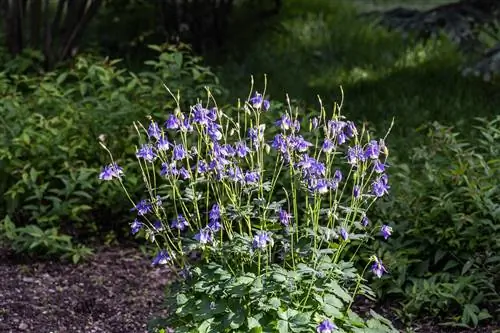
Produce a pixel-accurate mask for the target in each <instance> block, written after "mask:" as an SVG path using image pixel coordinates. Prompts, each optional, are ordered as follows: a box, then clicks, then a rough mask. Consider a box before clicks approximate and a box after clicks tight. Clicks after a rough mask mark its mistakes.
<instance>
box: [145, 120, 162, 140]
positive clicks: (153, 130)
mask: <svg viewBox="0 0 500 333" xmlns="http://www.w3.org/2000/svg"><path fill="white" fill-rule="evenodd" d="M148 136H149V137H153V138H156V139H159V138H160V137H161V130H160V127H159V126H158V123H156V122H154V121H152V122H151V124H149V127H148Z"/></svg>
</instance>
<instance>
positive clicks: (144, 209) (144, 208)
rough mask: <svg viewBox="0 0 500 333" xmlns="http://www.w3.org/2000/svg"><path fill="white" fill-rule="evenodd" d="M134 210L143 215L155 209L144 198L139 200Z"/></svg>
mask: <svg viewBox="0 0 500 333" xmlns="http://www.w3.org/2000/svg"><path fill="white" fill-rule="evenodd" d="M134 210H137V214H139V215H141V216H142V215H146V214H147V213H150V212H151V211H152V210H153V207H152V206H151V204H150V203H149V202H148V201H147V200H145V199H143V200H141V201H139V202H138V203H137V204H136V205H135V207H134V208H132V211H134Z"/></svg>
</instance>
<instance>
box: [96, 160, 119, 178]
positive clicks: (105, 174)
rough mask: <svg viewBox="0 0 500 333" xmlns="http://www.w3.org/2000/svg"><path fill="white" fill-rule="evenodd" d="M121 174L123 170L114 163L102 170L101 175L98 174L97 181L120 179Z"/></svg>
mask: <svg viewBox="0 0 500 333" xmlns="http://www.w3.org/2000/svg"><path fill="white" fill-rule="evenodd" d="M122 174H123V168H121V167H119V166H118V164H116V163H112V164H109V165H107V166H105V167H104V168H103V169H102V171H101V173H100V174H99V179H101V180H111V179H113V178H120V177H121V175H122Z"/></svg>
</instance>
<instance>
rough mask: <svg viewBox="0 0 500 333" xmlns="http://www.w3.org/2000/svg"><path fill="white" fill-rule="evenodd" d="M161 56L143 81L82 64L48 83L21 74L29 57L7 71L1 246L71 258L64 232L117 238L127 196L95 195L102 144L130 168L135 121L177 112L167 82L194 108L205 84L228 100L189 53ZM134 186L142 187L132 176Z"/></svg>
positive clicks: (96, 62)
mask: <svg viewBox="0 0 500 333" xmlns="http://www.w3.org/2000/svg"><path fill="white" fill-rule="evenodd" d="M153 48H154V49H155V50H157V51H158V52H159V57H158V58H157V59H155V60H152V61H148V62H147V65H148V68H149V70H147V71H143V72H140V73H132V72H128V71H126V70H124V69H120V68H119V67H118V66H117V63H118V61H109V60H107V59H98V58H93V57H83V56H82V57H79V58H77V59H76V60H75V62H74V64H73V65H72V66H71V68H68V69H65V70H60V71H56V72H50V73H45V74H44V75H43V76H27V75H20V74H16V73H15V72H16V71H18V70H19V68H20V67H22V68H26V66H28V67H29V64H26V62H27V61H28V62H29V59H27V58H20V59H18V63H16V62H12V63H10V64H8V66H7V67H6V70H5V71H4V72H3V73H0V89H1V94H2V98H1V100H0V103H1V104H0V110H1V111H0V112H1V114H2V121H1V123H0V133H1V134H0V142H1V146H0V165H1V167H0V193H2V194H3V195H2V197H1V199H0V207H1V208H0V215H1V218H2V219H3V218H4V217H5V216H7V218H5V219H4V220H3V228H2V229H4V231H5V232H4V233H3V236H4V237H3V238H7V239H8V240H9V243H10V244H11V245H13V246H14V248H15V249H16V250H20V251H23V250H33V251H37V252H39V253H40V252H44V251H48V252H54V251H55V252H61V251H63V252H68V251H66V250H64V249H71V242H70V240H69V239H68V238H67V237H64V236H62V237H60V236H58V232H63V233H67V234H70V235H77V236H85V235H86V236H88V235H89V234H91V235H92V234H94V235H95V232H96V231H97V230H101V231H102V230H110V229H111V230H115V231H119V230H120V229H121V228H122V226H121V225H120V223H121V222H123V210H124V204H123V200H122V198H121V196H120V195H118V196H117V191H116V189H113V188H110V187H108V186H101V187H99V188H97V171H96V170H97V169H98V166H99V165H101V164H102V163H103V161H104V160H105V158H106V157H105V156H104V155H103V151H102V149H101V147H100V146H99V140H101V141H103V142H107V137H106V136H107V135H111V136H112V137H113V141H112V143H110V146H111V148H112V149H113V151H114V152H115V153H116V156H117V158H118V159H119V161H120V162H121V163H122V165H124V167H127V165H128V164H129V163H130V162H131V156H133V155H131V154H133V153H134V148H133V147H131V146H130V140H128V138H129V137H130V135H131V132H133V129H132V128H130V124H131V123H132V121H133V120H134V119H136V118H138V117H144V116H146V115H161V114H163V113H164V112H165V111H166V110H171V109H172V108H175V107H176V105H175V104H173V103H172V102H171V99H170V98H169V97H170V96H169V94H168V92H167V90H166V89H165V88H164V83H168V85H169V87H170V88H171V89H172V90H173V91H176V90H177V89H180V90H181V92H182V94H183V97H184V98H185V100H183V102H185V103H193V102H195V98H196V96H199V94H200V93H202V92H204V89H205V86H207V87H209V88H210V89H211V91H213V93H214V94H220V93H222V91H221V89H220V88H219V87H218V81H217V78H216V77H215V76H214V75H213V74H212V73H211V72H210V70H209V69H208V68H206V67H203V66H202V65H201V64H200V59H198V58H194V57H192V56H191V55H190V54H189V53H188V52H187V50H186V49H184V48H180V49H173V48H161V47H156V46H154V47H153ZM19 62H22V63H21V64H19ZM128 182H129V183H130V184H135V185H137V188H139V187H140V184H138V182H137V178H134V176H130V177H129V178H128ZM136 191H137V190H134V189H132V192H133V193H134V192H136ZM26 225H28V227H26V228H25V226H26ZM49 230H50V231H49ZM44 231H46V232H44ZM5 236H6V237H5ZM69 253H71V251H69Z"/></svg>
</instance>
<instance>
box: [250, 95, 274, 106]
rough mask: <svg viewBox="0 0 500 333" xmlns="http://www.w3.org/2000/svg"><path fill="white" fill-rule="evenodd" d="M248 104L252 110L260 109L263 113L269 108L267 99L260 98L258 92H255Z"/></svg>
mask: <svg viewBox="0 0 500 333" xmlns="http://www.w3.org/2000/svg"><path fill="white" fill-rule="evenodd" d="M249 102H250V104H251V105H252V107H253V108H254V109H261V108H262V109H263V110H264V111H267V110H269V107H270V106H271V105H270V103H269V101H268V100H267V99H264V97H262V95H261V94H259V93H258V92H256V93H255V95H254V96H253V97H252V98H250V100H249Z"/></svg>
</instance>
